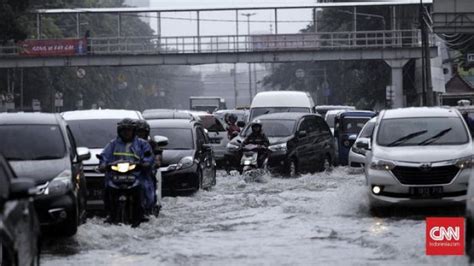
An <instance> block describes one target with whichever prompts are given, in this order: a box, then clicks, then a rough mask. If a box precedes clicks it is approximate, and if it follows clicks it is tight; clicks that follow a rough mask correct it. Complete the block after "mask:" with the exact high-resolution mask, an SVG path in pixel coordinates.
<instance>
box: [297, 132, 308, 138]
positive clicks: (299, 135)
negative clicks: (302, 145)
mask: <svg viewBox="0 0 474 266" xmlns="http://www.w3.org/2000/svg"><path fill="white" fill-rule="evenodd" d="M307 135H308V133H307V132H306V130H300V131H298V137H299V138H304V137H306V136H307Z"/></svg>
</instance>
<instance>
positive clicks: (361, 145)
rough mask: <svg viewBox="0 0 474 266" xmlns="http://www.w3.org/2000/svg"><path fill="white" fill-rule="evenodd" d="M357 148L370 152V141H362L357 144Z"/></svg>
mask: <svg viewBox="0 0 474 266" xmlns="http://www.w3.org/2000/svg"><path fill="white" fill-rule="evenodd" d="M355 145H356V147H357V148H359V149H364V150H370V145H369V140H367V139H361V140H358V141H357V142H356V143H355Z"/></svg>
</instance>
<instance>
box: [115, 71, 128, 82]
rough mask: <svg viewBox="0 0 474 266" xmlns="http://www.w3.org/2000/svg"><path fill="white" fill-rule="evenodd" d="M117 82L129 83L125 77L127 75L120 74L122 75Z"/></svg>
mask: <svg viewBox="0 0 474 266" xmlns="http://www.w3.org/2000/svg"><path fill="white" fill-rule="evenodd" d="M117 80H118V81H119V82H121V83H124V82H126V81H127V78H126V77H125V74H123V73H120V75H118V77H117Z"/></svg>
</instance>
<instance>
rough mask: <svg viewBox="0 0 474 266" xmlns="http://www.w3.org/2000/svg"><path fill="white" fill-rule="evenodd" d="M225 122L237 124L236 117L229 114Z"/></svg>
mask: <svg viewBox="0 0 474 266" xmlns="http://www.w3.org/2000/svg"><path fill="white" fill-rule="evenodd" d="M227 120H228V121H229V122H230V123H235V122H237V116H236V115H234V114H230V115H229V116H228V118H227Z"/></svg>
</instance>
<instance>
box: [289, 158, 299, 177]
mask: <svg viewBox="0 0 474 266" xmlns="http://www.w3.org/2000/svg"><path fill="white" fill-rule="evenodd" d="M288 176H289V177H297V176H298V164H297V163H296V160H295V159H294V158H292V159H291V160H290V163H289V164H288Z"/></svg>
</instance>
